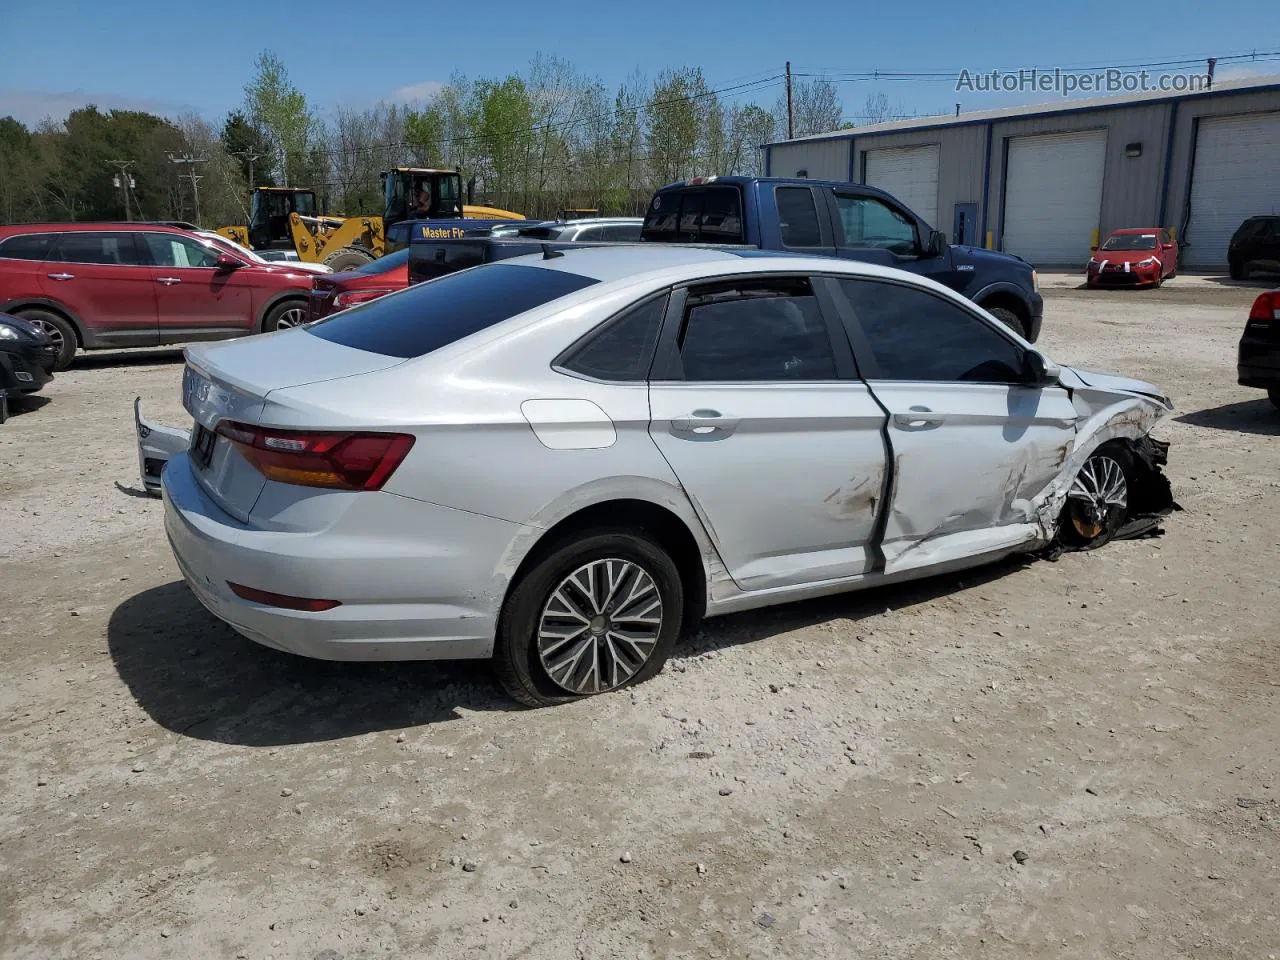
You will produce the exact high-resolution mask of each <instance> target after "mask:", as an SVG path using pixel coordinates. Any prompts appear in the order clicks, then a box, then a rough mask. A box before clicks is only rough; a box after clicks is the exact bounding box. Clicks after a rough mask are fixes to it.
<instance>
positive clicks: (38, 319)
mask: <svg viewBox="0 0 1280 960" xmlns="http://www.w3.org/2000/svg"><path fill="white" fill-rule="evenodd" d="M312 276H313V274H310V273H305V272H302V271H299V270H294V269H292V268H291V267H290V266H289V265H288V264H284V263H282V264H275V263H271V264H264V263H254V262H252V261H251V260H249V259H248V258H247V257H240V256H237V255H236V254H234V253H232V252H230V251H229V250H227V249H226V248H224V247H220V246H217V245H215V244H213V243H211V242H209V241H208V240H206V239H204V238H203V237H200V236H198V235H197V234H196V233H195V232H193V231H191V230H187V229H184V228H182V227H176V226H170V225H166V224H154V223H44V224H22V225H18V226H5V227H0V312H4V313H12V314H14V315H16V316H19V317H24V318H25V319H27V320H29V321H32V322H34V323H36V324H38V325H39V326H40V327H42V328H43V329H44V330H45V331H46V332H47V333H48V334H49V335H50V336H51V337H52V338H53V339H54V341H55V342H56V343H57V344H58V360H57V364H56V366H55V369H58V370H61V369H64V368H65V367H66V366H67V365H68V364H70V363H71V359H72V357H74V356H75V353H76V349H77V348H78V347H83V348H84V349H86V350H104V349H109V348H114V347H153V346H158V345H160V344H166V343H183V342H186V341H188V340H218V339H222V338H225V337H239V336H244V335H245V334H250V333H259V332H263V331H268V330H275V329H277V328H278V327H288V326H293V325H295V324H298V323H302V322H303V321H305V319H306V305H307V297H308V295H309V293H310V291H311V277H312Z"/></svg>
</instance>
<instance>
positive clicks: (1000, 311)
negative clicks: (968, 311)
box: [987, 307, 1027, 340]
mask: <svg viewBox="0 0 1280 960" xmlns="http://www.w3.org/2000/svg"><path fill="white" fill-rule="evenodd" d="M987 313H989V314H991V315H992V316H993V317H995V318H996V319H997V320H999V321H1000V322H1001V323H1003V324H1004V325H1005V326H1006V327H1008V328H1009V329H1010V330H1012V331H1013V332H1014V333H1016V334H1017V335H1018V336H1020V337H1022V338H1023V339H1024V340H1025V339H1026V337H1027V330H1026V328H1025V327H1024V326H1023V325H1022V321H1021V320H1019V319H1018V315H1017V314H1016V313H1014V312H1013V311H1012V310H1010V309H1009V308H1008V307H989V308H988V309H987Z"/></svg>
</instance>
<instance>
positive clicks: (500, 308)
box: [307, 263, 599, 358]
mask: <svg viewBox="0 0 1280 960" xmlns="http://www.w3.org/2000/svg"><path fill="white" fill-rule="evenodd" d="M598 282H599V281H597V280H594V279H592V278H591V277H584V276H581V275H579V274H576V273H567V272H565V271H563V270H548V269H546V268H544V267H526V266H520V265H516V264H505V263H495V264H489V265H486V266H482V267H476V268H475V269H473V270H462V271H460V272H458V273H450V274H446V275H445V276H443V277H440V278H439V279H438V280H431V281H429V282H427V283H420V284H418V285H417V286H413V287H410V288H409V289H408V290H406V291H404V292H403V293H397V294H393V295H391V296H389V297H383V298H381V299H379V300H374V301H372V302H371V303H368V304H365V305H363V306H359V307H353V308H352V309H350V310H346V311H343V312H342V313H335V314H334V315H333V316H331V317H329V318H327V319H324V320H320V321H318V322H316V323H314V324H312V325H311V326H309V327H307V330H308V332H310V333H312V334H314V335H315V336H317V337H320V338H321V339H322V340H328V341H330V342H331V343H340V344H342V345H343V346H344V347H353V348H355V349H356V350H367V351H369V352H370V353H380V354H382V355H384V356H388V357H403V358H408V357H421V356H425V355H426V354H428V353H430V352H431V351H433V350H438V349H440V348H441V347H443V346H447V345H448V344H450V343H453V342H454V341H455V340H461V339H462V338H463V337H469V336H471V334H473V333H478V332H479V331H481V330H483V329H485V328H486V327H491V326H493V325H494V324H495V323H501V322H502V321H503V320H509V319H511V318H512V317H514V316H518V315H519V314H522V313H524V312H525V311H527V310H532V309H534V308H535V307H540V306H542V305H543V304H544V303H550V302H551V301H552V300H559V299H560V298H561V297H566V296H568V295H569V294H571V293H573V292H575V291H577V290H581V289H583V288H584V287H589V286H591V285H592V284H594V283H598Z"/></svg>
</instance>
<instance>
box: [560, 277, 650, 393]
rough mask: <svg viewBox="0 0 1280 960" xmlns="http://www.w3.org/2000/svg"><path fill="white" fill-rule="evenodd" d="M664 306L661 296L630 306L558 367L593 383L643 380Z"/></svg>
mask: <svg viewBox="0 0 1280 960" xmlns="http://www.w3.org/2000/svg"><path fill="white" fill-rule="evenodd" d="M666 306H667V297H666V295H665V294H664V295H662V296H660V297H654V298H652V299H650V300H646V301H645V302H644V303H641V304H639V305H638V306H634V307H631V308H630V309H628V310H627V311H626V312H625V313H623V314H622V315H621V316H618V317H615V318H613V319H612V320H609V321H607V322H606V323H605V325H604V326H603V327H602V328H600V329H599V330H598V331H596V332H594V333H592V335H591V336H590V338H589V339H588V340H587V341H586V342H585V343H583V344H582V345H581V346H578V347H576V348H574V349H573V351H572V352H571V353H570V354H569V356H568V357H567V358H566V359H565V360H563V361H561V362H560V363H559V364H558V365H559V366H561V367H564V368H565V369H566V370H571V371H573V372H574V373H580V374H582V375H583V376H585V377H591V378H593V379H595V380H611V381H614V382H624V383H625V382H630V381H636V380H643V379H644V378H645V377H646V376H647V375H648V373H649V364H650V363H651V362H652V361H653V347H654V344H656V343H657V342H658V331H659V329H661V327H662V315H663V313H664V312H665V310H666Z"/></svg>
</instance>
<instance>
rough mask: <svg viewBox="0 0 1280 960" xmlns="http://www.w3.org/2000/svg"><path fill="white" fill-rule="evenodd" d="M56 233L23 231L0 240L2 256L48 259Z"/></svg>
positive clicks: (12, 258)
mask: <svg viewBox="0 0 1280 960" xmlns="http://www.w3.org/2000/svg"><path fill="white" fill-rule="evenodd" d="M57 239H58V235H57V234H56V233H23V234H19V235H18V236H16V237H9V238H7V239H5V240H3V241H0V257H8V258H9V259H10V260H48V259H49V258H50V256H51V251H52V250H53V248H54V244H55V241H56V240H57Z"/></svg>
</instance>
